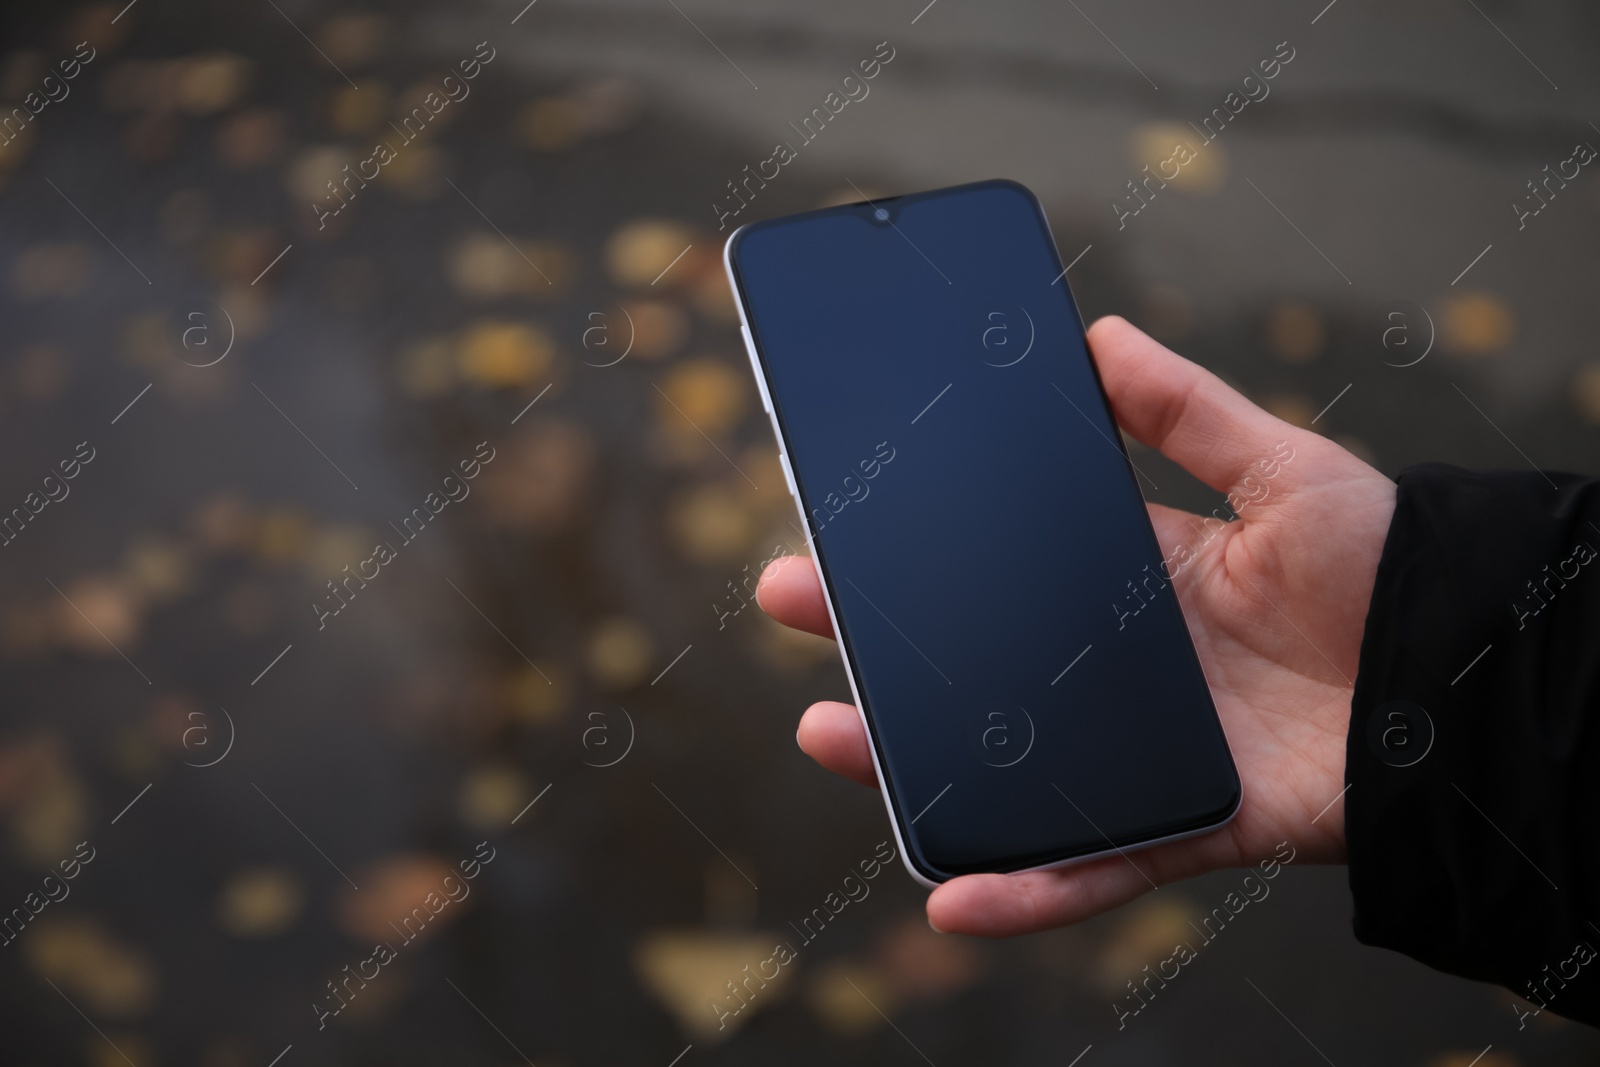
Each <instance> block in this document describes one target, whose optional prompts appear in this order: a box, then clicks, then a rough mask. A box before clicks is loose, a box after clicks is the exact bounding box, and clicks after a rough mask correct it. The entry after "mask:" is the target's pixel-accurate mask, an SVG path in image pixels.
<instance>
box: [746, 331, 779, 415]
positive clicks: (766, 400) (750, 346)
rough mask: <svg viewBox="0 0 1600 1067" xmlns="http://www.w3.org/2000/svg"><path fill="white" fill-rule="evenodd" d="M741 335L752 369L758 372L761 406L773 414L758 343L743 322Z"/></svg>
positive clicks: (757, 382) (757, 385) (757, 384)
mask: <svg viewBox="0 0 1600 1067" xmlns="http://www.w3.org/2000/svg"><path fill="white" fill-rule="evenodd" d="M739 335H740V336H741V337H743V338H744V350H745V352H746V354H748V355H749V357H750V367H751V369H752V370H754V371H755V372H756V388H757V389H759V390H761V406H762V407H763V408H765V409H766V412H767V414H768V415H770V414H772V398H771V397H770V396H768V395H767V379H766V375H764V374H763V373H762V372H761V364H760V363H759V362H757V360H756V342H755V339H754V338H753V337H751V336H750V327H748V326H746V325H745V324H744V323H742V322H741V323H740V324H739Z"/></svg>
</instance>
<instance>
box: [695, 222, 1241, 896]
mask: <svg viewBox="0 0 1600 1067" xmlns="http://www.w3.org/2000/svg"><path fill="white" fill-rule="evenodd" d="M1029 195H1030V196H1032V193H1031V191H1030V192H1029ZM1039 215H1040V219H1041V221H1043V222H1044V226H1045V232H1046V234H1047V235H1048V236H1049V237H1050V244H1051V247H1052V248H1054V247H1055V234H1054V233H1052V232H1050V222H1049V220H1048V219H1047V218H1045V216H1044V212H1043V211H1042V210H1041V211H1040V213H1039ZM759 221H768V222H770V221H772V220H770V219H767V220H759ZM752 225H755V223H753V222H747V223H745V224H744V225H743V226H740V227H739V228H738V229H736V230H734V231H733V232H732V233H730V234H729V235H728V239H727V241H725V242H724V243H723V245H722V268H723V270H724V271H726V272H727V275H728V285H729V286H730V287H731V288H732V290H733V303H734V306H735V307H736V308H738V310H739V334H740V336H741V337H743V338H744V350H745V352H746V354H748V355H749V357H750V369H751V371H752V372H754V374H755V378H756V388H757V389H758V390H760V392H761V406H762V407H763V408H765V409H766V412H767V420H768V421H769V422H770V423H771V424H772V433H773V436H774V437H776V438H777V440H778V462H779V463H780V464H781V465H782V467H783V480H784V483H785V485H786V486H787V488H788V490H789V496H790V498H791V499H792V500H793V501H794V505H795V510H796V511H797V512H799V514H800V522H801V526H802V529H803V530H804V531H805V535H806V545H807V547H808V548H809V549H810V554H811V567H812V570H814V571H815V572H816V575H817V583H818V584H819V585H820V586H821V587H822V600H823V603H824V604H826V605H827V606H828V621H829V623H830V624H831V625H832V626H833V632H834V637H835V640H834V644H835V645H836V646H837V647H838V649H839V659H840V661H841V662H843V664H844V675H845V678H846V679H847V680H848V681H849V683H850V696H851V698H852V699H853V700H854V701H855V706H856V715H857V716H859V717H860V719H861V728H862V730H864V731H865V732H866V735H867V751H868V752H869V753H871V755H872V769H873V772H874V773H875V774H876V775H877V777H878V792H879V793H880V794H881V795H882V796H883V806H884V808H885V809H886V810H887V811H888V813H889V826H890V828H891V829H893V830H894V843H895V847H896V848H897V849H899V852H900V862H901V863H902V864H903V865H904V866H905V869H906V873H908V874H910V875H911V877H912V878H913V879H915V880H916V881H917V883H918V884H919V885H922V886H924V887H926V888H927V889H930V890H932V889H937V888H938V887H939V886H940V885H941V884H942V883H939V882H935V881H933V880H932V879H931V878H929V877H927V876H926V875H924V874H923V873H922V872H921V871H919V870H917V869H916V867H914V866H913V865H912V863H911V855H910V853H909V852H908V851H907V849H906V842H905V835H904V834H903V833H902V828H901V826H900V816H899V813H898V812H896V811H895V807H894V801H893V800H892V799H891V798H890V797H889V790H888V788H887V787H886V786H885V784H884V774H883V766H882V764H881V763H880V762H879V760H878V741H877V735H876V734H875V733H874V732H873V729H872V724H871V723H870V722H869V721H867V713H866V711H865V710H863V705H862V700H861V689H860V687H859V686H858V685H857V684H856V671H855V665H854V664H852V663H851V662H850V653H849V652H848V650H846V648H845V647H844V642H843V641H840V640H838V639H837V638H838V634H839V616H838V613H837V612H836V611H835V610H834V596H833V590H832V589H830V588H829V587H828V579H827V576H826V575H824V574H823V573H822V566H821V564H820V563H818V561H817V549H816V544H815V541H814V536H815V535H813V534H812V532H811V520H810V518H809V516H807V515H806V508H805V502H804V501H803V500H801V499H800V487H799V484H798V483H797V482H796V481H795V478H794V472H793V470H792V469H791V468H790V466H789V442H788V441H786V440H784V436H783V427H781V426H779V425H778V413H777V410H776V409H775V408H774V407H773V404H772V397H771V395H770V394H769V393H768V392H767V376H766V370H765V368H764V367H763V366H762V364H761V354H760V353H759V352H757V351H756V342H755V335H754V334H752V333H751V332H750V321H749V319H748V318H746V315H745V306H744V305H745V301H744V293H743V292H742V291H741V289H740V288H739V276H738V274H737V273H735V271H734V269H733V242H734V240H735V239H736V238H737V237H738V236H739V234H741V233H743V232H744V231H745V230H746V229H749V228H750V227H751V226H752ZM1057 258H1058V259H1059V258H1060V255H1059V253H1058V254H1057ZM1063 288H1065V287H1063ZM1065 292H1066V294H1067V299H1068V300H1069V301H1072V304H1073V312H1074V314H1076V315H1077V317H1078V321H1079V322H1080V323H1081V322H1082V321H1083V316H1082V315H1081V314H1079V313H1078V310H1077V301H1076V299H1075V298H1074V297H1073V295H1072V290H1071V289H1065ZM1087 347H1088V344H1087V341H1085V348H1086V349H1087ZM1089 358H1090V360H1091V361H1092V360H1093V359H1094V353H1093V352H1090V353H1089ZM1097 375H1098V372H1097ZM1134 488H1135V489H1136V490H1138V492H1139V497H1140V499H1141V500H1143V499H1144V489H1143V487H1141V486H1140V485H1139V484H1138V481H1137V480H1135V482H1134ZM1147 503H1148V502H1147ZM1178 608H1179V612H1180V613H1181V612H1182V610H1183V605H1182V603H1181V602H1180V603H1179V606H1178ZM1184 625H1185V628H1187V626H1188V620H1187V619H1185V620H1184ZM1193 640H1194V638H1193V635H1192V634H1191V635H1190V642H1191V644H1192V643H1193ZM1195 662H1197V663H1199V664H1200V674H1201V677H1202V678H1203V679H1204V680H1205V683H1206V691H1207V692H1208V693H1209V694H1210V695H1211V704H1212V707H1213V708H1214V707H1215V706H1216V690H1214V689H1213V688H1212V686H1211V679H1210V678H1208V677H1206V674H1205V664H1204V663H1203V662H1201V661H1200V657H1199V653H1198V650H1196V655H1195ZM1217 722H1218V725H1219V726H1222V729H1223V739H1224V742H1225V743H1226V740H1227V727H1226V726H1223V724H1222V719H1221V716H1220V715H1218V718H1217ZM1228 747H1229V758H1230V761H1231V760H1232V746H1231V745H1229V746H1228ZM1233 766H1234V777H1235V778H1236V779H1237V780H1238V782H1239V795H1238V799H1237V800H1236V801H1235V803H1234V805H1233V809H1232V810H1231V811H1229V812H1228V814H1227V815H1225V816H1223V817H1222V818H1221V819H1219V820H1217V821H1216V822H1215V823H1212V824H1211V825H1209V826H1202V827H1199V828H1198V829H1194V830H1185V831H1183V832H1182V833H1177V834H1169V835H1167V836H1166V837H1158V838H1153V839H1152V840H1149V841H1142V842H1139V843H1138V844H1134V845H1129V846H1127V847H1122V846H1120V845H1116V844H1114V843H1112V842H1111V841H1110V839H1109V838H1108V839H1107V841H1106V843H1107V844H1108V845H1110V846H1111V847H1110V848H1107V849H1104V850H1102V851H1100V852H1090V853H1086V854H1084V855H1081V856H1070V857H1068V858H1067V859H1064V860H1056V861H1054V862H1052V863H1044V864H1040V865H1039V866H1037V867H1026V868H1022V869H1019V870H1015V871H1006V872H1004V873H1006V874H1028V873H1031V872H1033V871H1054V870H1060V869H1061V868H1064V867H1074V866H1077V865H1078V864H1081V863H1088V862H1090V861H1091V860H1098V859H1104V858H1105V857H1107V856H1116V855H1121V856H1122V858H1123V859H1126V860H1128V863H1129V864H1132V863H1133V860H1132V859H1129V858H1128V853H1129V852H1139V851H1143V850H1144V849H1148V848H1154V847H1155V846H1156V845H1164V844H1167V843H1169V842H1172V841H1183V840H1186V839H1188V838H1191V837H1199V836H1201V835H1203V834H1209V833H1215V832H1216V831H1217V830H1220V829H1221V828H1222V827H1224V826H1226V825H1228V823H1230V822H1232V821H1233V817H1234V816H1235V815H1237V814H1238V813H1239V809H1240V808H1241V807H1243V806H1244V776H1243V775H1241V774H1239V773H1238V763H1237V762H1234V764H1233ZM1101 836H1104V835H1103V834H1102V835H1101ZM1135 869H1136V870H1137V869H1138V868H1137V867H1135ZM1140 873H1144V872H1142V871H1141V872H1140ZM957 877H959V876H957ZM1147 877H1148V876H1147Z"/></svg>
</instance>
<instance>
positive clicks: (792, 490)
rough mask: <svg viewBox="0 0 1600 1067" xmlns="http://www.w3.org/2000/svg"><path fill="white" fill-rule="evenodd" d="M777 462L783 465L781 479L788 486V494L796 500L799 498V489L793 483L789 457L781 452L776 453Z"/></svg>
mask: <svg viewBox="0 0 1600 1067" xmlns="http://www.w3.org/2000/svg"><path fill="white" fill-rule="evenodd" d="M778 462H779V463H780V464H781V465H782V466H783V480H784V482H785V484H787V485H788V486H789V495H790V496H792V497H794V498H795V499H796V500H799V499H800V490H799V488H798V487H797V486H796V485H795V484H794V471H792V470H790V469H789V457H788V456H786V455H784V454H783V453H782V452H779V453H778Z"/></svg>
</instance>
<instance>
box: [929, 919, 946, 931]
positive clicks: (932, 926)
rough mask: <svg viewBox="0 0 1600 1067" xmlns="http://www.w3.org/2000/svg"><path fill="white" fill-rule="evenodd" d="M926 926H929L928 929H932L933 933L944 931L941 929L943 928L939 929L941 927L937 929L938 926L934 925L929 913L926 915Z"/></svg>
mask: <svg viewBox="0 0 1600 1067" xmlns="http://www.w3.org/2000/svg"><path fill="white" fill-rule="evenodd" d="M928 928H929V929H930V930H932V931H933V932H934V933H936V934H942V933H944V931H943V930H941V929H939V928H938V927H937V926H935V925H934V922H933V916H932V915H930V916H928Z"/></svg>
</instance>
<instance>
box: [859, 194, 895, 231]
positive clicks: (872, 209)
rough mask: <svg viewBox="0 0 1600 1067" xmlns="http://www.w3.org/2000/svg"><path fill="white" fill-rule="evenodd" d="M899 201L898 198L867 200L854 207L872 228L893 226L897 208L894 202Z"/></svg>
mask: <svg viewBox="0 0 1600 1067" xmlns="http://www.w3.org/2000/svg"><path fill="white" fill-rule="evenodd" d="M899 199H900V198H899V197H894V198H893V199H890V200H868V201H866V202H864V203H860V204H857V205H855V207H856V210H857V211H859V212H861V214H862V215H864V216H865V217H866V219H867V221H868V222H870V223H872V224H873V225H874V226H893V225H894V217H895V215H896V214H897V210H896V209H897V206H898V205H897V204H896V201H897V200H899Z"/></svg>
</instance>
